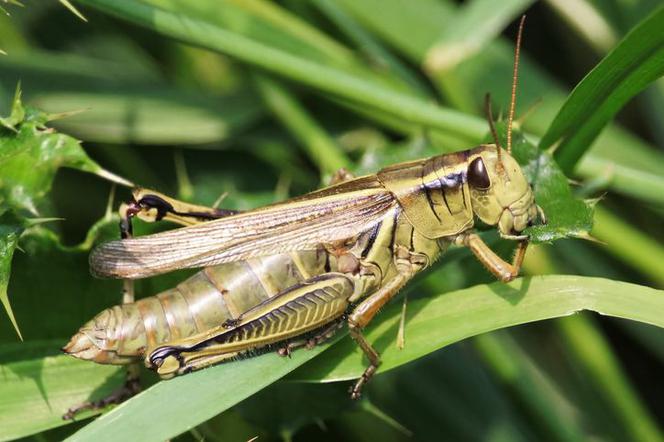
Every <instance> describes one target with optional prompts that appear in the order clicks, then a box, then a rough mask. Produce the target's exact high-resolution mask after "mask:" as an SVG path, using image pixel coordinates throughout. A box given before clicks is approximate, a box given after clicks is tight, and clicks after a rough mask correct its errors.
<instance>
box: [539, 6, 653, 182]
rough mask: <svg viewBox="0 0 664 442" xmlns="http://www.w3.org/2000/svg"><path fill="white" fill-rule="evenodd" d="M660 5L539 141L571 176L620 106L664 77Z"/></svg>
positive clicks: (577, 91) (586, 80)
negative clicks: (553, 152)
mask: <svg viewBox="0 0 664 442" xmlns="http://www.w3.org/2000/svg"><path fill="white" fill-rule="evenodd" d="M662 28H664V7H661V8H659V9H657V10H656V11H655V12H654V13H653V14H651V15H650V16H649V17H648V18H646V19H645V20H643V21H642V22H641V23H640V24H639V25H638V26H637V27H635V28H634V29H633V30H632V31H631V32H630V33H629V34H627V36H625V38H624V39H623V40H622V41H621V42H620V43H619V44H618V46H616V47H615V48H614V49H613V50H612V51H611V53H609V55H607V57H606V58H604V59H603V60H602V61H601V62H600V63H599V64H598V65H597V66H596V67H595V68H594V69H593V70H592V71H591V72H590V73H589V74H588V75H587V76H586V77H585V78H584V79H583V80H582V81H581V83H579V84H578V85H577V86H576V88H575V89H574V91H573V92H572V94H571V95H570V96H569V97H568V99H567V101H566V102H565V104H564V105H563V107H562V108H561V109H560V112H559V113H558V115H557V116H556V118H555V120H554V121H553V123H551V126H550V127H549V130H548V131H547V133H546V134H545V135H544V136H543V137H542V140H541V141H540V148H541V149H548V148H551V147H555V148H556V151H555V157H556V159H557V161H558V163H559V164H560V166H561V167H562V169H563V170H564V171H565V172H566V173H567V174H570V173H571V172H572V171H573V169H574V166H575V165H576V163H577V162H578V160H579V159H580V158H581V157H582V156H583V154H584V153H585V152H586V151H587V150H588V149H589V148H590V145H591V144H592V142H593V141H594V140H595V138H596V137H597V135H598V134H599V133H600V131H601V130H602V129H603V128H604V126H605V125H606V124H607V123H608V122H609V121H610V119H611V118H612V117H613V116H614V115H615V114H616V113H617V112H618V110H620V109H621V108H622V107H623V105H624V104H625V103H626V102H627V101H628V100H629V99H630V98H631V97H633V96H634V95H636V94H637V93H638V92H640V91H641V90H643V89H644V88H645V87H646V86H647V85H648V84H650V83H651V82H653V81H654V80H656V79H657V78H659V77H661V76H662V74H664V33H662V32H661V30H662Z"/></svg>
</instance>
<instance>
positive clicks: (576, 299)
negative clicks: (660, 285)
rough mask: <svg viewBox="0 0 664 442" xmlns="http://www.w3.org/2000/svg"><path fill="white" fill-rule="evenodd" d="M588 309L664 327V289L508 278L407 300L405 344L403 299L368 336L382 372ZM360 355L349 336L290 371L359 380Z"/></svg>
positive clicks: (300, 376)
mask: <svg viewBox="0 0 664 442" xmlns="http://www.w3.org/2000/svg"><path fill="white" fill-rule="evenodd" d="M582 310H590V311H595V312H598V313H600V314H603V315H609V316H616V317H619V318H625V319H632V320H636V321H641V322H645V323H648V324H654V325H657V326H659V327H664V316H663V315H664V291H661V290H655V289H652V288H649V287H644V286H639V285H635V284H629V283H626V282H618V281H612V280H609V279H601V278H588V277H581V276H561V275H556V276H541V277H532V278H524V279H520V280H518V281H515V282H513V283H510V284H501V283H493V284H489V285H479V286H475V287H472V288H469V289H464V290H458V291H454V292H450V293H446V294H444V295H440V296H437V297H435V298H432V299H418V300H413V301H410V302H409V304H408V316H407V318H406V343H407V344H406V347H405V348H404V349H403V350H398V349H397V348H396V345H395V339H396V335H397V328H398V324H399V317H400V314H401V305H400V304H399V303H394V304H391V305H390V306H388V307H387V308H386V309H385V311H384V312H383V313H381V321H380V323H379V324H377V325H376V326H372V327H369V329H368V331H367V333H366V336H367V338H368V340H369V342H372V343H373V344H374V346H375V348H376V350H378V351H379V352H380V353H381V355H382V358H383V364H382V365H381V367H380V368H379V371H385V370H389V369H392V368H394V367H398V366H400V365H403V364H405V363H407V362H410V361H412V360H414V359H417V358H419V357H422V356H424V355H425V354H428V353H431V352H432V351H435V350H437V349H439V348H442V347H445V346H446V345H449V344H451V343H453V342H457V341H460V340H462V339H465V338H468V337H470V336H473V335H477V334H480V333H485V332H488V331H492V330H497V329H500V328H503V327H507V326H512V325H517V324H523V323H526V322H531V321H536V320H542V319H548V318H554V317H561V316H567V315H570V314H573V313H576V312H579V311H582ZM364 366H365V362H364V360H363V357H362V353H361V352H360V351H359V349H357V348H356V346H355V345H354V344H353V342H352V341H351V340H350V339H346V340H344V341H342V342H340V343H339V344H338V345H335V346H334V347H333V348H332V349H330V350H329V351H328V352H326V354H325V355H324V356H322V357H320V358H318V359H316V361H314V362H312V363H311V364H308V365H307V366H306V367H304V368H302V369H301V370H299V371H298V372H296V373H294V374H293V375H292V376H291V379H293V380H306V381H324V382H330V381H339V380H347V379H354V378H357V377H358V376H360V374H361V373H362V371H363V370H364Z"/></svg>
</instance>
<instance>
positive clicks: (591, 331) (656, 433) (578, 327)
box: [556, 316, 664, 442]
mask: <svg viewBox="0 0 664 442" xmlns="http://www.w3.org/2000/svg"><path fill="white" fill-rule="evenodd" d="M556 324H557V325H558V328H559V330H560V331H561V336H562V337H563V338H564V340H565V344H566V347H567V348H568V349H569V350H570V351H571V352H572V353H573V354H575V355H576V356H577V357H576V360H577V361H578V362H580V363H581V364H582V365H581V366H580V367H578V368H579V369H581V370H584V371H585V373H586V377H587V378H588V382H591V383H595V384H597V394H598V395H600V397H598V400H604V401H606V404H609V405H610V406H611V408H612V411H614V413H615V414H616V415H617V416H618V419H619V420H620V422H621V423H622V426H623V428H624V429H625V430H626V432H627V437H628V439H630V440H644V441H645V440H647V441H653V442H655V441H662V440H664V436H663V435H662V433H661V432H660V430H659V429H658V428H657V424H656V423H655V421H654V419H653V417H652V416H651V415H650V413H649V412H648V410H647V409H646V408H645V407H644V406H643V402H642V401H641V400H640V398H639V397H638V396H637V395H636V393H635V390H634V388H633V387H632V385H631V384H630V382H629V381H628V378H627V377H626V376H625V375H624V373H623V371H622V369H621V367H620V364H619V362H618V360H617V358H616V356H615V354H614V352H613V350H612V348H611V347H610V346H609V343H608V342H607V341H606V339H605V338H604V337H603V336H602V334H601V333H600V331H599V330H598V329H597V327H594V326H593V325H594V324H593V323H592V322H590V320H588V319H586V318H583V317H582V316H575V317H568V318H563V319H562V320H560V321H558V322H557V323H556Z"/></svg>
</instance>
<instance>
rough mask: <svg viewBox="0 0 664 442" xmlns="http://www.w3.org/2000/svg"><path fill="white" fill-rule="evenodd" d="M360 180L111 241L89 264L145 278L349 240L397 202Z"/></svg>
mask: <svg viewBox="0 0 664 442" xmlns="http://www.w3.org/2000/svg"><path fill="white" fill-rule="evenodd" d="M360 180H364V182H360V183H356V184H355V186H349V183H344V184H342V185H339V186H334V187H330V188H327V189H323V190H321V191H318V192H315V193H312V194H308V195H305V196H304V197H300V198H296V199H293V200H291V201H287V202H284V203H278V204H274V205H271V206H267V207H264V208H260V209H256V210H252V211H248V212H242V213H239V214H237V215H232V216H228V217H225V218H221V219H219V220H215V221H210V222H206V223H202V224H197V225H195V226H190V227H183V228H179V229H174V230H170V231H167V232H163V233H158V234H155V235H148V236H143V237H139V238H132V239H125V240H119V241H111V242H108V243H106V244H102V245H101V246H99V247H98V248H96V249H95V250H94V251H93V252H92V254H91V256H90V268H91V271H92V273H93V274H94V275H96V276H101V277H112V278H132V279H133V278H144V277H147V276H152V275H156V274H159V273H164V272H168V271H172V270H175V269H181V268H192V267H205V266H210V265H215V264H221V263H224V262H230V261H237V260H242V259H247V258H250V257H254V256H265V255H272V254H276V253H282V252H287V251H293V250H307V249H313V248H315V247H316V246H317V245H318V244H321V243H330V242H334V241H339V240H343V239H346V238H350V237H353V236H354V235H357V234H358V233H361V232H363V231H365V230H367V229H369V228H371V227H373V226H375V225H376V224H377V223H378V222H380V220H381V219H382V218H383V217H384V216H385V214H387V213H388V212H389V211H390V210H391V209H393V208H394V207H395V206H396V205H397V203H396V200H395V199H394V197H393V196H392V194H391V193H390V192H389V191H387V190H385V189H384V188H383V187H382V186H380V184H379V183H378V182H377V181H376V180H375V179H372V178H370V177H366V178H363V179H360ZM358 184H361V186H358ZM358 187H360V188H359V189H358Z"/></svg>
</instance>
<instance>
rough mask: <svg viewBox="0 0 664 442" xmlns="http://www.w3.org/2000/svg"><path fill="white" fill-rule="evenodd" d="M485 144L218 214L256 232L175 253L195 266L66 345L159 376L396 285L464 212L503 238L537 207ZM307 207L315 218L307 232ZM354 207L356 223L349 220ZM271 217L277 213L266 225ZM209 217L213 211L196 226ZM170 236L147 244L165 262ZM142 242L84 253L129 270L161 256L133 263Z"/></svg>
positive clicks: (309, 326)
mask: <svg viewBox="0 0 664 442" xmlns="http://www.w3.org/2000/svg"><path fill="white" fill-rule="evenodd" d="M496 152H497V150H496V147H495V146H494V145H482V146H479V147H477V148H475V149H472V150H468V151H463V152H458V153H454V154H448V155H441V156H437V157H433V158H429V159H426V160H420V161H415V162H410V163H403V164H398V165H395V166H391V167H388V168H386V169H383V170H381V171H380V172H378V173H377V174H376V175H370V176H365V177H360V178H357V179H353V180H350V181H345V182H343V183H340V184H337V185H334V186H330V187H328V188H325V189H322V190H320V191H317V192H313V193H311V194H307V195H305V196H303V197H299V198H295V199H293V200H290V201H287V202H284V203H279V204H277V205H274V206H269V207H267V208H265V209H259V210H257V211H256V212H249V213H248V214H246V215H245V214H242V215H234V216H231V217H229V218H224V220H227V221H223V220H219V221H218V226H219V227H218V228H221V226H229V227H228V228H231V227H232V228H236V225H235V224H230V223H231V222H232V221H233V220H234V219H235V218H237V219H238V222H237V224H240V225H241V224H242V223H243V220H246V221H244V224H245V228H246V229H256V232H258V233H256V234H255V235H256V236H255V244H256V247H255V249H252V247H251V245H252V243H251V242H250V241H247V242H246V244H245V243H244V242H240V241H239V240H236V239H234V238H235V237H233V236H232V235H230V234H229V238H231V239H225V238H222V239H223V240H224V241H226V243H225V244H228V246H227V247H224V248H221V249H220V250H221V252H222V253H215V254H206V252H199V253H198V254H197V255H196V256H194V254H193V252H192V253H191V254H188V255H186V256H184V257H177V259H178V260H179V261H178V262H181V263H183V266H185V267H196V266H201V265H207V267H205V268H203V269H202V270H200V271H199V272H198V273H196V274H195V275H193V276H191V277H190V278H188V279H187V280H185V281H184V282H182V283H180V284H179V285H177V286H176V287H174V288H172V289H170V290H167V291H165V292H163V293H160V294H158V295H156V296H152V297H149V298H145V299H142V300H139V301H137V302H135V303H131V304H125V305H120V306H115V307H112V308H110V309H107V310H105V311H103V312H102V313H100V314H99V315H97V316H96V317H95V318H94V319H93V320H91V321H90V322H89V323H87V324H86V325H84V326H83V327H82V328H81V330H80V331H79V333H78V334H77V335H76V336H74V338H72V341H71V342H70V344H69V345H68V347H67V349H66V351H68V352H70V353H72V354H73V355H75V356H77V357H80V358H83V359H90V360H94V361H96V362H100V363H112V364H121V363H128V362H131V361H134V360H136V359H138V358H145V360H146V364H147V365H148V366H151V367H152V368H155V369H157V371H158V372H159V373H160V374H161V375H162V376H163V377H170V376H173V375H175V374H181V373H186V372H188V371H191V370H193V369H198V368H202V367H205V366H207V365H210V364H213V363H217V362H221V361H224V360H228V359H230V358H234V357H236V356H238V355H241V354H242V353H245V352H248V351H253V350H257V349H261V348H266V347H268V346H271V345H273V344H278V345H283V344H284V343H287V342H288V341H289V340H292V339H296V338H298V337H300V336H302V335H304V334H306V333H308V332H314V331H315V330H320V329H324V328H325V327H326V326H327V325H328V324H333V323H335V321H338V320H340V319H341V318H342V317H344V316H345V315H347V314H350V313H351V312H352V311H353V309H354V307H355V305H357V304H358V303H359V302H360V301H362V300H363V299H364V298H366V297H367V296H370V295H371V294H373V293H378V292H380V291H381V290H384V289H385V288H386V287H392V286H395V287H396V289H395V290H398V288H399V287H400V286H401V285H400V283H399V284H397V283H395V281H397V279H398V280H399V281H401V280H404V281H406V280H408V279H410V278H411V277H412V276H413V275H414V274H415V273H417V272H419V271H421V270H423V269H424V268H426V267H427V266H428V265H430V264H431V263H432V262H433V261H434V260H436V259H437V258H438V257H439V256H440V254H441V253H442V252H444V251H445V249H446V248H447V246H448V245H449V244H450V243H453V242H455V241H457V242H458V240H459V238H461V237H462V236H463V235H465V234H466V232H468V231H469V230H470V229H472V227H473V224H474V218H475V217H476V216H477V217H479V218H480V219H482V221H484V222H485V223H487V224H491V225H497V226H498V229H499V231H500V233H501V235H503V236H504V237H507V238H517V237H518V234H519V232H521V231H522V230H523V229H524V228H525V227H526V225H527V224H528V223H530V222H531V221H532V220H533V219H534V218H535V217H536V216H537V206H536V205H535V203H534V199H533V194H532V191H531V188H530V186H529V185H528V183H527V182H526V180H525V178H524V177H523V175H522V173H521V170H520V168H519V166H518V165H517V164H516V162H515V161H514V160H513V159H512V158H511V156H509V155H508V154H506V153H503V155H502V159H501V158H498V157H497V155H496ZM478 159H479V160H478ZM478 161H479V163H481V164H479V166H482V167H483V169H482V171H481V173H480V174H479V177H480V178H481V179H480V180H479V183H480V184H477V183H478V178H477V176H478V173H477V172H476V171H474V172H473V173H474V174H475V175H474V176H472V177H471V179H470V182H469V175H468V174H469V173H470V172H469V170H470V169H469V167H471V166H469V165H472V166H473V167H475V168H476V166H478ZM483 179H487V180H489V181H490V186H489V187H488V188H483V187H482V186H483V185H484V184H482V182H483ZM473 180H474V181H473ZM473 183H474V184H473ZM364 200H366V201H370V203H371V205H369V203H362V204H363V205H361V206H358V207H359V208H358V207H355V206H352V205H350V206H349V207H350V209H349V210H348V216H349V217H353V219H344V218H343V213H340V214H338V215H337V216H338V218H339V219H338V223H337V224H334V223H332V222H331V221H328V218H329V215H328V211H329V212H330V213H332V212H334V210H337V209H336V208H337V207H339V205H340V204H342V202H343V204H346V203H345V201H349V202H352V201H364ZM348 204H351V203H348ZM358 204H359V203H358ZM376 207H378V208H376ZM307 210H309V211H310V212H311V213H312V214H315V216H318V217H319V218H316V220H318V219H320V220H321V221H319V224H321V225H323V227H320V228H318V230H317V226H316V225H315V224H316V222H315V221H316V220H314V221H311V218H313V217H314V215H311V216H310V217H308V216H307V213H308V212H306V211H307ZM300 211H301V212H302V213H298V212H300ZM252 213H253V214H254V215H255V216H256V217H260V216H264V217H265V219H266V220H267V221H266V222H271V223H273V224H274V225H275V226H277V227H273V229H274V232H275V235H278V239H279V241H276V240H275V241H272V239H271V237H270V230H269V228H263V230H260V227H261V226H258V227H253V225H251V224H249V220H251V219H252V218H251V215H252ZM291 213H294V214H291ZM297 216H299V218H297V219H298V220H299V221H298V222H300V223H301V224H302V227H301V229H300V231H299V232H300V233H301V237H300V238H299V240H298V238H297V233H298V229H297V227H298V226H291V225H289V224H288V222H289V220H290V219H291V218H288V217H297ZM363 216H364V217H366V218H367V220H366V222H364V220H361V219H355V218H361V217H363ZM243 217H244V218H243ZM274 217H277V218H278V217H283V218H284V220H285V221H284V222H283V223H278V222H277V221H274ZM328 222H329V227H325V226H328V224H324V223H328ZM213 223H217V221H212V222H210V223H205V225H209V226H212V227H213V226H214V225H213ZM358 225H361V226H362V227H361V228H358V227H357V226H358ZM204 227H205V226H203V227H200V228H199V226H194V227H191V228H186V229H189V230H187V233H192V237H193V238H196V237H197V236H200V241H202V242H203V241H205V240H206V236H205V235H204V234H203V233H202V232H215V230H204ZM197 228H198V230H195V229H197ZM237 228H239V227H237ZM326 229H327V230H326ZM354 229H355V230H354ZM358 229H359V230H358ZM173 232H177V230H175V231H173ZM196 232H198V233H196ZM238 232H242V230H238ZM293 232H295V233H293ZM193 233H196V235H197V236H196V235H193ZM162 235H163V234H162ZM181 237H182V236H181V235H178V236H171V237H167V236H164V239H163V241H162V242H158V241H155V242H150V243H149V245H154V244H158V245H159V247H162V249H161V250H164V256H165V258H164V260H165V259H166V258H168V257H169V253H171V254H172V253H175V252H169V250H171V249H169V248H168V247H167V246H168V245H170V242H169V238H175V239H178V238H181ZM144 238H150V237H144ZM213 240H216V239H215V238H211V241H213ZM132 241H134V242H132ZM219 241H221V240H219ZM134 244H136V248H134V246H133V245H134ZM144 244H145V242H139V241H136V240H125V241H124V242H123V241H118V242H116V243H111V245H110V246H108V247H106V248H104V246H102V248H101V249H100V250H101V251H98V252H96V254H94V255H93V257H92V258H91V263H92V264H93V265H94V266H96V267H94V271H95V272H96V273H99V274H102V275H105V276H115V277H125V278H134V277H143V276H147V275H149V274H153V273H157V272H159V271H163V269H164V268H165V266H167V265H173V264H168V263H167V264H165V263H164V260H160V261H159V262H156V263H152V262H151V261H150V260H149V259H146V260H145V264H144V265H143V258H144V257H147V258H149V257H150V254H149V253H148V251H146V250H147V249H143V248H140V247H143V245H144ZM201 247H203V246H201ZM172 249H173V250H176V248H175V247H172ZM236 250H237V252H236ZM126 256H129V257H131V258H125V257H126ZM137 257H138V258H137ZM139 258H140V259H139ZM137 262H140V263H141V265H140V266H139V265H137V264H135V263H137ZM375 309H377V308H375ZM374 313H375V312H374ZM361 326H363V324H361Z"/></svg>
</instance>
